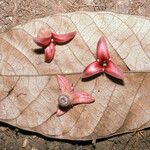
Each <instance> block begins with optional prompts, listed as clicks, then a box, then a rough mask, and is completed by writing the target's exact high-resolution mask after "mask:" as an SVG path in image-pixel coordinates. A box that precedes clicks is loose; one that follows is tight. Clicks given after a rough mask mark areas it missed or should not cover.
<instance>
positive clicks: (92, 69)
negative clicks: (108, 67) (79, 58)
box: [83, 61, 103, 78]
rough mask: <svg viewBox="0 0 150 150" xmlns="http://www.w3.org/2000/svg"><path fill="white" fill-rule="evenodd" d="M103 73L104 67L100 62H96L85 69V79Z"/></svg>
mask: <svg viewBox="0 0 150 150" xmlns="http://www.w3.org/2000/svg"><path fill="white" fill-rule="evenodd" d="M102 72H103V67H102V66H101V65H100V63H99V62H98V61H94V62H93V63H91V64H89V65H88V66H87V67H86V68H85V69H84V71H83V78H87V77H90V76H93V75H95V74H98V73H102Z"/></svg>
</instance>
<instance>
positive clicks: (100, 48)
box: [97, 36, 110, 62]
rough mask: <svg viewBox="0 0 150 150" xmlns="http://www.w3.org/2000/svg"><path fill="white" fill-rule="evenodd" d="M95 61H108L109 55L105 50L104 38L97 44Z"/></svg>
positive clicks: (106, 49)
mask: <svg viewBox="0 0 150 150" xmlns="http://www.w3.org/2000/svg"><path fill="white" fill-rule="evenodd" d="M97 59H99V60H100V62H101V61H107V60H109V59H110V55H109V52H108V48H107V43H106V40H105V38H104V37H103V36H102V37H101V38H100V40H99V41H98V44H97Z"/></svg>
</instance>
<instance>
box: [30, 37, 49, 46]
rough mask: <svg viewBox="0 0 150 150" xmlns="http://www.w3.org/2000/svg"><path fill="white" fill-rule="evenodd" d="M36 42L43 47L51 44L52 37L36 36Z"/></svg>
mask: <svg viewBox="0 0 150 150" xmlns="http://www.w3.org/2000/svg"><path fill="white" fill-rule="evenodd" d="M33 40H34V42H35V43H36V44H37V45H39V46H42V47H46V46H47V45H49V43H50V41H51V39H50V38H39V37H35V38H34V39H33Z"/></svg>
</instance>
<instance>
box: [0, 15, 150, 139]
mask: <svg viewBox="0 0 150 150" xmlns="http://www.w3.org/2000/svg"><path fill="white" fill-rule="evenodd" d="M41 28H47V29H50V30H51V31H55V32H57V33H59V34H61V33H62V34H63V33H67V32H71V31H77V35H76V37H75V38H74V39H73V40H72V41H70V42H69V43H68V44H66V45H60V46H58V45H57V46H56V49H57V51H56V55H55V58H54V59H53V61H52V62H51V63H50V64H47V63H45V62H44V54H43V51H42V50H41V49H40V47H38V46H37V45H36V44H35V43H34V41H33V37H36V36H37V34H38V31H39V30H41ZM149 31H150V21H149V19H148V18H144V17H137V16H129V15H122V14H115V13H109V12H75V13H68V14H59V15H55V16H52V17H46V18H42V19H36V20H33V21H31V22H29V23H27V24H24V25H20V26H17V27H14V28H13V29H11V30H10V31H8V32H6V33H2V34H1V35H0V43H1V44H0V74H1V76H0V83H1V84H0V97H1V98H0V121H1V122H5V123H8V124H11V125H13V126H16V127H18V128H21V129H25V130H29V131H34V132H37V133H40V134H42V135H45V136H48V137H51V138H60V139H69V140H92V139H96V138H102V137H110V136H112V135H117V134H121V133H125V132H132V131H136V130H141V129H144V128H147V127H150V99H149V98H150V92H149V91H150V84H149V83H150V72H149V71H150V44H149V39H150V34H149ZM101 35H104V36H105V38H106V39H107V42H108V48H109V51H110V56H111V58H112V59H113V62H114V63H116V64H118V65H119V66H120V67H121V68H122V69H123V71H124V73H125V79H124V85H122V84H121V83H120V81H116V80H115V81H114V82H116V83H114V82H112V79H110V78H107V77H106V76H99V77H97V78H95V79H93V80H89V81H82V80H81V75H82V71H83V70H84V68H85V67H86V66H87V65H88V64H89V63H91V62H93V61H94V60H95V52H96V45H97V42H98V40H99V38H100V37H101ZM56 74H63V75H64V76H66V78H67V79H68V80H69V82H71V83H72V84H73V86H74V87H75V88H76V89H77V90H79V91H80V90H81V91H85V92H88V93H91V94H92V96H93V97H95V102H94V103H92V104H90V105H78V106H75V107H73V109H71V110H69V111H68V112H67V113H66V114H65V115H63V116H62V117H55V116H52V114H53V113H54V112H55V111H56V110H57V98H58V96H59V92H60V91H59V87H58V84H57V80H56Z"/></svg>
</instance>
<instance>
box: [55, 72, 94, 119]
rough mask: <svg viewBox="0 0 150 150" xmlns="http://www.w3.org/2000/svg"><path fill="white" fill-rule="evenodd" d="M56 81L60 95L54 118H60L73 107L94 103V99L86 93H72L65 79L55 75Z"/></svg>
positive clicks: (71, 88)
mask: <svg viewBox="0 0 150 150" xmlns="http://www.w3.org/2000/svg"><path fill="white" fill-rule="evenodd" d="M57 80H58V84H59V87H60V89H61V94H60V96H59V97H58V110H57V111H56V116H58V117H59V116H62V115H63V114H64V113H66V112H67V111H68V110H69V109H70V108H72V107H73V106H74V105H77V104H89V103H92V102H94V101H95V100H94V97H92V95H90V94H88V93H86V92H76V91H74V90H73V87H72V86H71V84H70V83H69V81H68V80H67V79H66V78H65V77H63V76H61V75H57Z"/></svg>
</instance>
